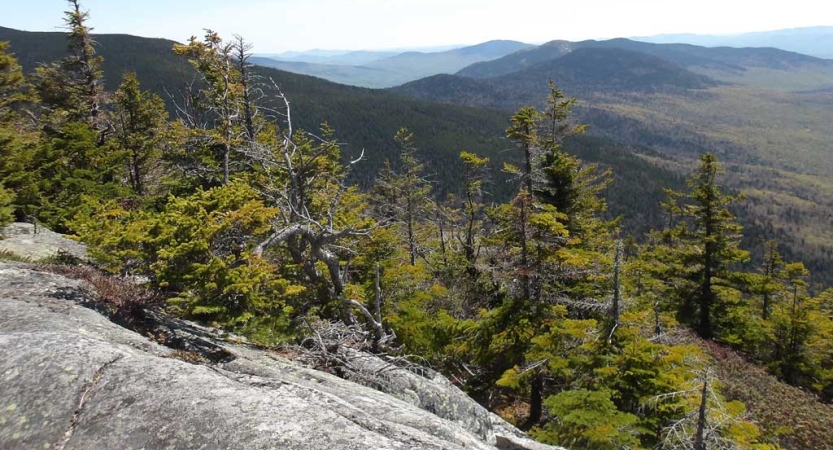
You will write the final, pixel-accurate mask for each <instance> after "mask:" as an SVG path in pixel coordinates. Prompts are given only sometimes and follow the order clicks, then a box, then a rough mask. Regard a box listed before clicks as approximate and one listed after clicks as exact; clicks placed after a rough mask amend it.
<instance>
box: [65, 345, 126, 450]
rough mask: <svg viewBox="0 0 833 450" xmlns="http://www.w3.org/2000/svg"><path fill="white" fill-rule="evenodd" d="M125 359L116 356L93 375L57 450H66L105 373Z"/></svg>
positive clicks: (121, 356) (122, 356)
mask: <svg viewBox="0 0 833 450" xmlns="http://www.w3.org/2000/svg"><path fill="white" fill-rule="evenodd" d="M122 358H124V355H119V356H116V357H115V358H114V359H113V360H112V361H108V362H106V363H105V364H104V365H102V366H101V367H99V368H98V370H96V371H95V373H94V374H93V378H92V380H91V381H90V383H89V384H88V385H87V388H86V389H84V392H82V393H81V396H80V397H78V407H77V408H76V409H75V412H74V413H73V414H72V418H70V419H69V426H68V427H67V430H66V431H65V432H64V436H63V438H62V439H61V442H59V443H58V445H56V446H55V448H56V449H57V450H64V448H65V447H66V446H67V444H68V443H69V440H70V439H71V438H72V435H73V434H74V433H75V425H76V424H77V423H78V418H79V417H81V414H82V413H83V412H84V407H85V406H86V405H87V401H88V400H89V397H91V393H92V391H93V389H95V388H96V386H98V383H100V382H101V378H103V377H104V371H106V370H107V368H109V367H110V366H112V365H113V364H115V363H117V362H118V361H119V360H121V359H122Z"/></svg>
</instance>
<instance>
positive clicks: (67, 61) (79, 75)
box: [34, 0, 107, 139]
mask: <svg viewBox="0 0 833 450" xmlns="http://www.w3.org/2000/svg"><path fill="white" fill-rule="evenodd" d="M68 2H69V6H70V10H69V11H66V12H65V19H64V21H65V23H66V26H67V29H68V30H69V34H68V44H67V56H66V57H64V58H63V59H62V60H60V61H59V62H57V63H52V64H49V65H44V66H41V67H39V68H38V69H37V70H36V73H35V77H34V81H35V88H36V91H37V93H38V95H39V97H40V99H41V104H42V105H43V106H44V107H45V108H46V111H47V117H46V120H45V125H46V127H47V128H48V129H52V131H53V132H54V131H57V130H58V129H60V126H61V125H62V124H63V123H65V122H83V123H86V124H87V125H89V126H90V127H92V128H93V129H95V130H96V131H97V132H99V133H104V131H105V130H106V128H107V124H106V121H105V118H104V114H103V112H102V111H103V110H102V107H103V104H104V102H105V97H104V77H103V74H102V71H101V64H102V61H103V59H102V58H101V57H100V56H96V51H95V42H94V41H93V38H92V36H91V35H90V32H91V31H92V28H90V27H89V26H87V20H88V19H89V17H90V15H89V12H87V11H83V10H82V8H81V4H80V2H79V1H78V0H68ZM103 137H104V136H103V135H102V136H101V139H103Z"/></svg>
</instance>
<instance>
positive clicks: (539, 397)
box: [524, 373, 544, 430]
mask: <svg viewBox="0 0 833 450" xmlns="http://www.w3.org/2000/svg"><path fill="white" fill-rule="evenodd" d="M543 414H544V377H543V376H542V375H541V374H540V373H536V374H535V375H533V377H532V384H531V392H530V396H529V417H528V418H527V420H526V423H525V424H524V428H525V429H527V430H528V429H530V428H532V427H534V426H536V425H538V424H539V423H540V422H541V417H542V416H543Z"/></svg>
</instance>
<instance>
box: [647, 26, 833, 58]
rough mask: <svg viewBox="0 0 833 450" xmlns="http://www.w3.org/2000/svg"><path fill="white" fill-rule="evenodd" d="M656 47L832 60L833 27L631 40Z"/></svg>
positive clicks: (671, 35)
mask: <svg viewBox="0 0 833 450" xmlns="http://www.w3.org/2000/svg"><path fill="white" fill-rule="evenodd" d="M632 39H633V40H636V41H642V42H652V43H656V44H667V43H683V44H694V45H701V46H704V47H721V46H729V47H774V48H778V49H781V50H788V51H793V52H798V53H803V54H806V55H811V56H815V57H818V58H826V59H833V26H818V27H802V28H790V29H784V30H774V31H759V32H752V33H740V34H731V35H703V34H660V35H654V36H640V37H634V38H632Z"/></svg>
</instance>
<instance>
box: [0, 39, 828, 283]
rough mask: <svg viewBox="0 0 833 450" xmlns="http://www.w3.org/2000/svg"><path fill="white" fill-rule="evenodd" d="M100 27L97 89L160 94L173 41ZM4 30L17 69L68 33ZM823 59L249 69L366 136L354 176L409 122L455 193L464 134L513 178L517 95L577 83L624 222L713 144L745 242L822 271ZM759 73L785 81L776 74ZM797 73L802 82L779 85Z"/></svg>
mask: <svg viewBox="0 0 833 450" xmlns="http://www.w3.org/2000/svg"><path fill="white" fill-rule="evenodd" d="M96 39H97V42H98V50H99V52H100V54H102V55H103V56H104V58H105V65H104V72H105V75H106V77H107V88H108V89H111V90H112V89H114V88H115V86H117V85H118V82H119V80H120V78H121V74H122V73H124V72H125V71H127V70H135V71H136V72H137V73H138V75H139V78H140V80H141V81H142V83H143V85H144V86H145V87H147V88H149V89H151V90H153V91H155V92H157V93H159V94H160V95H162V96H163V98H165V99H166V100H167V101H168V102H169V103H170V102H171V101H172V100H171V97H175V94H176V92H177V89H178V88H179V87H180V86H182V84H183V83H184V81H185V80H186V79H189V77H190V70H191V69H190V67H189V65H188V64H187V63H186V61H184V60H183V59H182V58H179V57H177V56H175V55H173V53H172V52H171V50H170V49H171V47H172V46H173V44H174V43H173V42H172V41H165V40H158V39H146V38H139V37H134V36H126V35H98V36H96ZM0 40H8V41H11V49H12V51H13V52H15V53H16V54H17V55H18V56H19V57H20V60H21V63H22V65H23V66H24V68H25V69H26V70H27V71H31V70H32V69H33V68H34V67H35V66H36V65H37V63H39V62H46V61H50V60H54V59H57V58H59V57H60V56H62V54H63V51H64V48H65V36H64V35H63V34H61V33H30V32H21V31H16V30H11V29H7V28H0ZM459 50H462V49H459ZM459 53H460V52H457V53H456V54H459ZM481 55H482V53H481ZM492 55H493V56H494V55H495V53H492ZM407 58H415V59H419V58H422V56H417V55H408V54H406V55H405V57H403V58H394V61H397V60H398V61H403V60H405V59H407ZM258 61H259V60H258ZM380 61H383V60H380ZM830 66H831V62H830V61H827V60H824V59H819V58H814V57H810V56H806V55H801V54H797V53H792V52H786V51H780V50H775V49H709V48H704V47H698V46H692V45H664V44H649V43H642V42H636V41H631V40H626V39H617V40H610V41H584V42H581V43H569V42H566V41H553V42H550V43H547V44H544V45H541V46H537V47H525V48H523V49H521V50H519V51H515V52H510V53H508V54H506V55H504V56H501V57H496V58H493V59H491V60H490V61H480V62H478V63H474V65H470V66H468V67H464V68H461V69H460V70H458V71H457V72H458V74H435V75H433V76H429V77H426V78H423V79H419V80H416V81H413V82H409V83H407V84H404V85H402V86H398V87H395V88H392V89H385V90H380V89H365V88H360V87H353V86H345V85H342V84H336V83H332V82H329V81H325V80H322V79H320V78H315V77H311V76H305V75H298V74H293V73H290V72H285V71H280V70H276V69H273V68H266V67H264V68H260V69H259V72H260V74H261V75H262V76H264V77H266V78H272V79H274V80H275V81H276V82H277V83H279V84H280V85H281V88H282V89H283V91H284V93H286V94H287V96H288V97H289V98H290V99H291V101H292V105H293V117H296V120H297V123H296V124H295V125H296V127H301V128H305V129H316V128H317V127H318V124H320V123H323V122H325V121H327V122H329V123H330V124H331V125H333V126H334V127H335V129H336V130H337V131H338V135H339V137H340V139H341V140H343V141H344V142H347V143H349V145H347V146H346V147H345V149H344V152H345V154H346V155H348V156H354V155H357V154H359V153H360V152H361V150H362V149H365V150H366V152H365V154H366V155H367V161H365V162H364V163H363V164H362V168H361V169H360V170H359V171H357V172H356V173H355V179H356V180H357V181H358V182H359V183H360V184H362V185H364V186H368V185H370V184H372V182H373V180H374V179H375V176H376V173H378V169H379V168H380V167H381V166H382V165H383V164H384V161H385V160H386V159H389V160H395V155H396V147H395V145H394V143H393V140H392V137H393V135H394V134H395V133H396V131H397V129H398V128H399V127H402V126H407V127H409V128H410V129H411V130H412V131H413V132H414V133H415V135H416V139H417V140H416V144H417V146H418V148H419V149H420V155H421V157H422V158H423V159H424V160H425V161H426V163H427V166H428V171H429V173H431V178H432V180H433V181H434V182H435V186H436V190H437V191H438V192H440V193H442V192H454V190H455V186H457V184H458V183H459V180H458V179H457V178H458V174H459V171H460V164H459V161H458V159H457V155H458V153H459V152H460V151H461V150H464V149H465V150H468V151H472V152H476V153H479V154H481V155H484V156H488V157H490V158H491V159H492V161H493V167H495V169H494V170H493V173H492V176H491V179H492V181H491V183H489V185H488V187H487V191H488V192H489V194H490V195H492V196H493V197H494V198H500V197H501V196H505V195H507V193H508V192H509V191H510V190H511V189H510V188H509V187H508V185H507V184H506V183H505V180H506V176H505V175H504V174H502V173H501V172H500V171H499V170H498V169H497V168H498V167H500V162H501V161H506V160H509V161H511V160H512V159H513V158H515V156H514V154H513V152H509V151H507V149H508V148H509V147H510V145H509V144H508V143H507V142H506V141H505V139H503V135H504V133H505V131H504V130H505V128H506V127H507V125H508V119H509V116H510V114H511V112H512V111H513V110H514V109H515V108H517V107H518V106H521V105H526V104H534V105H541V104H542V103H543V100H544V98H545V96H546V93H547V80H548V79H549V78H552V79H554V80H555V81H556V82H557V83H558V84H559V86H561V87H562V88H563V89H564V90H565V91H566V92H567V94H569V95H576V96H579V98H580V102H579V104H578V105H577V107H576V113H577V119H579V120H582V121H585V122H587V123H589V124H590V133H589V136H587V137H584V138H582V139H577V140H573V141H570V142H568V148H569V149H570V151H572V152H574V153H576V154H577V155H579V156H580V157H581V158H583V159H585V160H587V161H589V162H595V163H599V164H602V165H603V166H606V167H611V168H613V170H614V181H613V184H612V186H611V188H610V189H608V191H607V193H606V196H607V198H608V199H609V200H610V203H611V211H610V214H611V215H621V216H623V218H624V221H623V227H624V229H625V231H626V232H629V233H633V234H635V235H637V236H639V235H641V234H642V233H644V232H646V231H647V230H648V229H650V228H651V227H656V226H661V225H662V221H663V213H662V212H661V211H660V210H659V208H658V204H659V201H660V200H662V198H663V192H662V188H663V187H675V188H681V187H683V183H682V176H683V174H685V173H688V172H689V171H690V170H691V168H692V167H693V161H694V160H695V158H696V156H697V155H698V154H700V153H702V152H706V151H709V152H714V153H717V154H718V155H719V157H720V158H721V160H722V161H723V162H724V163H725V167H726V171H727V177H726V181H727V183H728V184H729V187H730V188H732V189H734V190H737V191H743V192H744V193H745V194H746V198H747V200H746V201H745V202H744V203H743V204H742V207H741V208H740V209H739V210H738V211H736V212H737V213H738V214H739V216H740V218H741V220H742V221H743V223H744V225H745V226H746V227H747V228H748V229H751V231H750V233H748V234H749V235H750V236H754V238H753V239H752V240H751V241H750V242H747V243H746V245H747V247H748V248H753V249H755V248H759V244H760V242H759V241H760V239H764V238H779V239H780V240H781V242H782V245H783V247H784V252H785V254H786V256H787V257H788V258H797V259H801V260H803V261H805V262H806V263H807V265H808V267H809V268H810V269H811V270H812V271H813V272H814V273H816V274H819V275H818V276H819V277H820V279H825V280H826V281H827V282H831V281H833V276H831V274H830V272H829V270H827V268H828V267H829V266H830V264H831V262H833V229H832V228H831V227H830V224H831V220H833V216H831V215H830V214H831V211H833V181H831V180H833V144H831V143H833V89H830V88H831V87H833V77H831V76H830V75H829V74H830V72H829V70H830ZM762 70H766V71H768V72H767V73H768V74H770V76H771V78H770V79H768V80H766V81H767V82H763V81H761V78H760V73H761V72H760V71H762ZM464 74H468V76H464ZM721 74H722V75H721ZM729 74H733V75H732V76H730V75H729ZM808 74H812V76H808ZM732 77H734V78H732ZM797 79H798V80H800V81H801V82H800V83H799V81H797ZM808 80H809V81H808ZM771 83H781V84H783V86H781V88H780V89H772V88H771V87H768V84H771ZM799 84H801V85H802V87H801V88H800V89H799V90H794V89H789V88H787V86H790V85H799ZM169 93H170V94H173V95H172V96H168V94H169ZM171 110H172V111H173V109H172V108H171ZM824 277H827V278H824Z"/></svg>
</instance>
